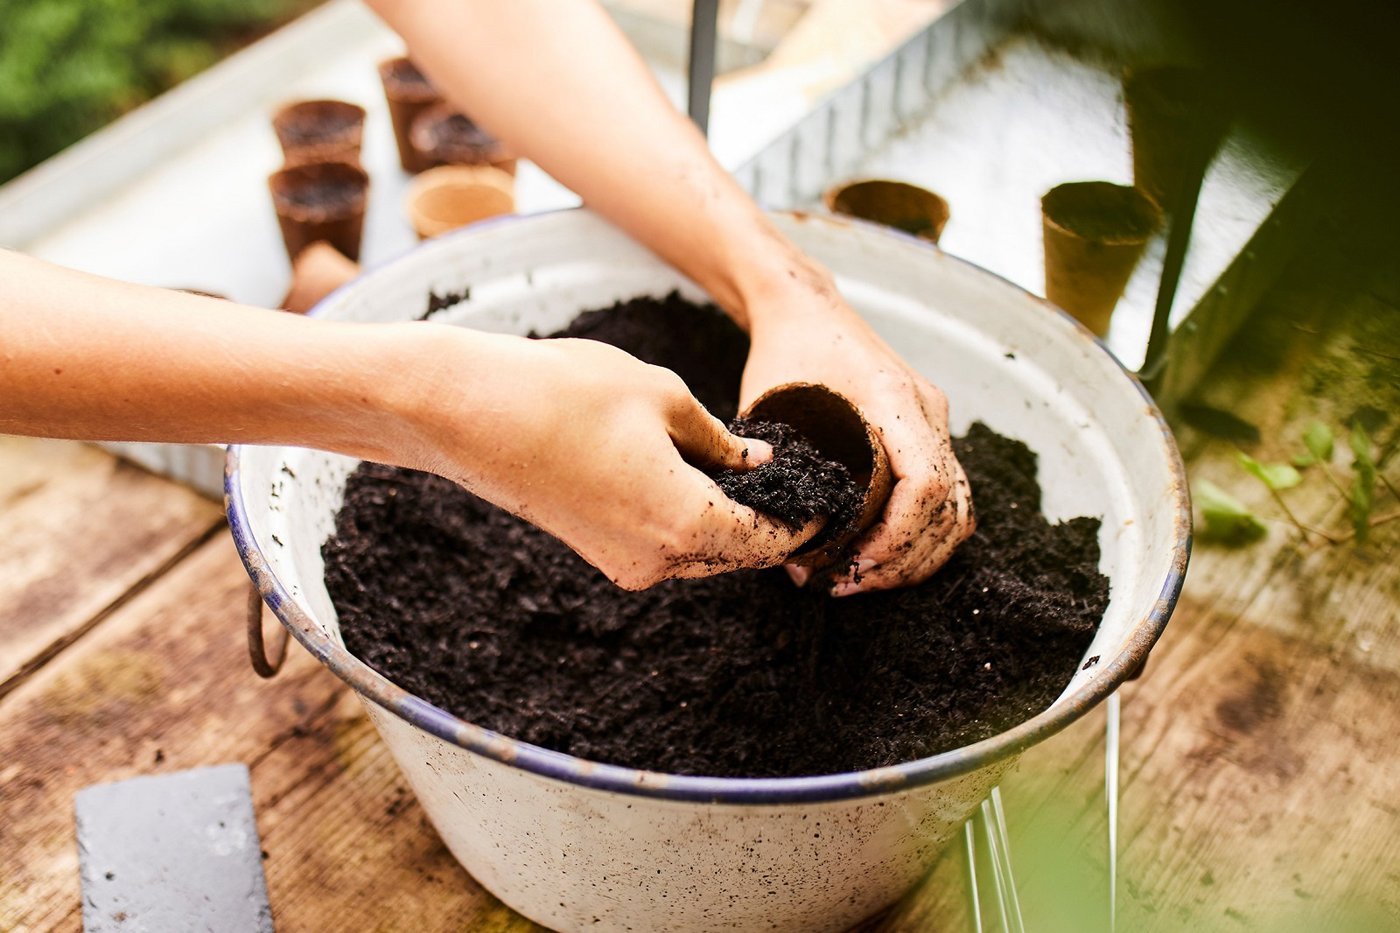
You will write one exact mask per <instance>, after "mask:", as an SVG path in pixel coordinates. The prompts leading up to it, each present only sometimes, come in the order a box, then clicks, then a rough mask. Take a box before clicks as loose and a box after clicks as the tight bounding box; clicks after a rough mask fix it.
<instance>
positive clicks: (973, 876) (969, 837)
mask: <svg viewBox="0 0 1400 933" xmlns="http://www.w3.org/2000/svg"><path fill="white" fill-rule="evenodd" d="M973 819H976V817H973ZM963 840H964V841H965V842H966V843H967V877H968V880H969V881H970V882H971V883H972V922H973V924H974V925H975V927H976V930H977V933H982V895H981V893H980V892H979V891H978V890H977V838H976V836H975V835H974V834H973V832H972V820H968V821H967V822H966V823H964V824H963Z"/></svg>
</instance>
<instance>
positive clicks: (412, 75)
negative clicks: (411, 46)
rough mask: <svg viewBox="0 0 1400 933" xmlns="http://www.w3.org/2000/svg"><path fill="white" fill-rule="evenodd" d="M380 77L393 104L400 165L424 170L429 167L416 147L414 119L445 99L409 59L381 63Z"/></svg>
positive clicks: (409, 170)
mask: <svg viewBox="0 0 1400 933" xmlns="http://www.w3.org/2000/svg"><path fill="white" fill-rule="evenodd" d="M379 80H380V81H381V82H383V84H384V99H385V100H386V101H387V102H388V104H389V119H390V121H392V122H393V124H394V142H395V143H397V144H398V147H399V164H400V165H402V166H403V170H404V171H405V172H421V171H423V169H425V168H428V167H429V166H428V165H427V164H425V163H424V161H423V159H422V156H420V155H419V154H418V152H416V151H415V150H414V148H413V143H412V142H411V141H410V140H409V133H410V132H411V130H412V129H413V121H414V119H415V118H416V117H417V116H418V115H419V114H420V113H422V112H423V111H424V110H426V109H427V108H428V107H431V106H432V105H433V104H436V103H438V102H440V101H441V100H442V96H441V95H440V94H438V92H437V89H436V88H434V87H433V85H432V83H431V82H429V81H428V78H427V76H426V75H424V74H423V72H421V71H419V70H418V67H417V66H416V65H414V64H413V62H412V61H410V60H409V59H407V58H404V57H399V58H391V59H388V60H387V61H382V62H380V63H379Z"/></svg>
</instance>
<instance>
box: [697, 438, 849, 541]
mask: <svg viewBox="0 0 1400 933" xmlns="http://www.w3.org/2000/svg"><path fill="white" fill-rule="evenodd" d="M729 430H730V432H731V433H733V434H737V435H739V436H740V437H750V438H754V439H755V440H760V441H767V442H768V443H769V444H771V445H772V446H773V459H772V460H770V461H768V462H767V463H764V464H760V465H759V466H756V467H754V468H753V469H751V470H721V471H719V472H718V473H715V474H714V481H715V485H717V486H719V488H720V489H721V490H722V491H723V492H724V494H725V495H726V496H728V497H729V498H731V499H733V500H734V501H735V502H738V503H739V504H740V505H747V506H749V507H750V508H752V509H754V510H756V511H759V512H762V513H764V514H765V515H771V516H773V517H774V518H776V519H778V520H779V521H780V522H782V523H783V524H785V525H787V526H788V527H789V528H794V529H796V528H801V527H802V526H803V525H806V524H807V523H808V522H809V521H811V520H812V519H814V518H825V519H826V524H825V526H823V528H822V531H821V536H822V537H823V538H829V537H832V536H834V535H837V534H840V533H841V532H843V531H845V530H846V529H847V528H849V527H850V525H851V523H852V522H854V521H855V520H856V515H857V513H858V512H859V510H860V506H861V495H862V494H861V489H860V486H858V485H857V484H856V482H855V480H853V479H851V473H850V471H849V470H847V469H846V467H845V466H844V465H843V464H840V463H837V462H836V461H835V460H830V459H827V458H826V457H824V456H822V454H821V453H820V452H819V451H818V450H817V449H816V448H815V447H813V446H812V445H811V444H810V443H809V442H808V441H807V439H806V438H804V437H803V436H802V435H801V434H799V433H798V432H797V429H796V428H793V427H792V426H791V425H786V424H781V423H778V422H773V421H748V420H746V419H744V418H735V419H734V420H733V421H731V422H730V423H729Z"/></svg>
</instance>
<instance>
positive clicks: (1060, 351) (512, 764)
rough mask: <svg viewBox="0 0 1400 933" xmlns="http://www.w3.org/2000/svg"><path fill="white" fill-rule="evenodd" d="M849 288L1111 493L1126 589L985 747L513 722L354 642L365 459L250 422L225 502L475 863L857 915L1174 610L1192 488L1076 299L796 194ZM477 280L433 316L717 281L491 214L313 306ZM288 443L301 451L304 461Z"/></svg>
mask: <svg viewBox="0 0 1400 933" xmlns="http://www.w3.org/2000/svg"><path fill="white" fill-rule="evenodd" d="M778 222H779V224H780V225H781V226H782V228H783V229H784V231H785V232H787V233H788V234H789V235H790V236H791V237H792V238H793V239H794V240H795V241H796V242H797V243H798V244H799V245H800V246H801V247H802V248H803V249H805V250H807V251H808V252H809V253H811V254H812V255H813V256H815V257H816V258H817V259H818V260H820V261H821V262H823V263H825V264H826V265H827V266H828V267H829V268H830V269H831V270H832V271H833V272H834V273H835V274H836V277H837V280H838V282H839V284H840V286H841V289H842V291H843V293H844V294H845V295H846V297H847V298H848V299H849V300H850V302H851V303H852V305H853V306H854V307H855V308H856V310H858V311H859V312H860V313H861V314H863V315H864V316H866V317H867V318H868V319H869V321H870V322H871V323H872V324H873V325H874V326H875V328H876V329H877V330H879V331H880V332H881V333H882V334H883V335H884V336H885V338H886V339H888V340H889V341H890V343H892V344H893V345H894V346H895V347H896V348H897V349H898V350H899V351H900V352H901V353H903V354H904V356H905V358H906V359H908V360H909V362H910V363H911V364H913V365H914V366H915V367H917V368H918V369H919V370H921V371H922V372H923V373H925V374H926V375H927V376H928V377H929V378H930V379H931V380H933V381H934V382H935V383H937V384H938V385H940V386H942V387H943V389H944V390H945V391H946V392H947V394H948V397H949V399H950V400H951V405H952V417H953V429H954V431H955V432H962V431H964V430H966V429H967V427H968V425H969V424H970V423H971V422H972V421H973V420H974V419H980V420H982V421H985V422H986V423H987V424H989V425H990V426H991V427H992V428H994V429H995V430H997V431H999V432H1000V433H1002V434H1005V435H1007V436H1009V437H1014V438H1019V439H1020V440H1023V441H1025V442H1026V443H1027V444H1029V445H1030V446H1031V448H1032V449H1033V450H1035V451H1037V452H1038V453H1039V455H1040V475H1041V480H1042V483H1043V485H1044V508H1045V511H1046V513H1047V515H1048V516H1049V517H1050V518H1051V519H1052V520H1059V519H1064V518H1069V517H1072V516H1076V515H1097V516H1100V517H1101V518H1102V519H1103V527H1102V531H1101V533H1100V545H1101V547H1102V552H1103V557H1102V562H1101V567H1102V570H1103V571H1104V573H1106V574H1107V575H1108V576H1109V577H1110V579H1111V580H1112V587H1113V589H1112V600H1111V603H1110V605H1109V608H1108V612H1107V614H1106V615H1105V617H1104V620H1103V624H1102V626H1101V628H1100V630H1099V632H1098V634H1097V636H1096V637H1095V639H1094V642H1093V644H1092V645H1091V647H1090V648H1089V650H1088V652H1087V655H1088V657H1089V658H1098V661H1097V662H1096V663H1088V662H1087V660H1086V663H1085V664H1083V665H1081V667H1082V669H1081V670H1079V671H1078V672H1077V673H1076V674H1075V675H1074V679H1073V680H1072V681H1071V682H1070V684H1069V686H1068V688H1067V689H1066V690H1065V692H1064V694H1063V695H1062V696H1061V697H1060V698H1059V699H1058V700H1057V701H1056V702H1055V703H1054V704H1053V705H1052V706H1051V707H1050V708H1049V709H1048V710H1046V711H1045V712H1043V713H1041V714H1040V715H1038V716H1035V717H1033V718H1032V719H1030V720H1028V721H1026V722H1024V723H1021V724H1020V725H1018V726H1016V727H1015V728H1012V729H1009V730H1007V731H1005V732H1003V733H1001V734H1000V735H997V736H995V737H993V738H990V739H987V740H986V741H983V742H979V743H977V744H975V745H970V746H967V747H965V748H960V749H956V750H954V751H949V752H945V753H943V754H939V755H935V756H933V757H931V758H926V759H923V760H921V761H912V762H909V763H907V764H902V765H898V766H896V767H889V768H881V769H878V770H874V771H866V772H860V773H851V774H828V775H821V776H814V777H801V778H790V779H763V780H757V779H755V780H743V779H717V778H706V777H680V776H675V775H666V774H658V773H651V772H646V771H636V770H631V769H628V768H619V767H613V766H607V765H600V764H596V763H593V762H589V761H583V760H580V759H578V758H573V757H571V756H569V755H563V754H558V753H555V752H551V751H546V750H545V749H542V748H538V747H536V746H532V745H528V744H525V743H523V742H517V741H515V740H513V739H511V738H510V737H508V736H502V735H497V734H494V733H492V732H489V731H487V730H485V729H481V728H478V727H477V726H474V725H472V724H471V723H467V722H463V721H462V720H460V719H457V718H456V717H454V716H452V715H451V714H449V713H447V712H445V711H443V710H441V709H438V708H436V707H434V706H432V705H431V704H429V703H427V702H425V701H423V700H421V699H419V698H417V697H415V696H412V695H410V694H408V693H406V692H404V691H403V690H401V689H399V688H398V687H395V686H394V685H393V684H391V683H390V682H388V681H387V680H385V679H384V678H383V677H381V676H380V675H379V674H377V673H376V672H375V671H373V670H371V669H370V668H369V667H367V666H365V665H364V664H362V663H361V662H360V661H359V660H357V659H356V658H354V657H352V656H351V655H350V654H349V653H347V652H346V651H345V648H344V646H343V644H342V642H341V638H340V633H339V630H338V628H337V623H336V614H335V610H334V608H333V607H332V606H331V602H330V599H329V598H328V597H327V595H326V589H325V586H324V582H323V566H322V562H321V553H320V548H321V543H322V542H323V541H324V540H325V539H326V537H327V536H328V535H329V534H330V533H331V529H332V525H333V520H334V516H335V512H336V509H337V508H338V506H339V503H340V499H341V495H342V491H343V488H344V483H345V478H346V476H347V475H348V474H349V472H350V471H351V470H352V469H353V468H354V467H355V461H354V460H351V459H348V458H345V457H341V456H335V455H331V454H326V453H321V452H318V451H312V450H303V449H295V448H257V447H241V448H240V447H235V448H233V449H232V450H231V451H230V453H229V459H228V467H227V475H226V487H227V495H228V513H229V520H230V523H231V525H232V529H233V534H234V537H235V539H236V541H237V544H238V549H239V553H240V554H241V555H242V557H243V560H244V562H245V563H246V564H247V566H248V571H249V573H250V574H251V575H252V577H253V579H254V581H255V582H256V583H257V585H258V587H259V589H260V590H261V592H262V594H263V596H264V597H265V599H266V600H267V602H268V603H269V604H270V605H271V606H272V608H273V609H274V611H275V612H276V613H277V615H278V616H279V617H280V618H281V620H282V622H283V624H285V625H286V626H287V627H288V628H289V629H290V630H291V632H292V634H293V635H294V636H295V637H296V638H297V639H298V640H299V641H300V642H301V643H302V645H304V646H305V647H306V648H307V649H308V650H309V651H311V653H312V654H314V655H315V656H316V657H318V658H320V659H321V661H322V662H323V663H325V664H326V666H327V667H329V668H330V669H331V670H332V671H334V672H335V673H336V674H337V675H338V676H339V677H341V678H342V679H343V680H345V681H346V683H348V684H350V686H351V687H353V688H354V689H355V690H356V692H358V693H359V694H360V697H361V699H362V700H363V701H364V704H365V708H366V710H368V713H369V717H370V719H371V720H373V722H374V724H375V726H376V727H378V729H379V732H380V734H381V735H382V736H383V739H384V741H385V743H386V744H387V745H388V746H389V749H390V750H391V751H392V753H393V755H394V757H395V759H396V760H397V761H398V763H399V767H400V768H402V769H403V772H404V775H405V776H406V777H407V779H408V781H409V783H410V784H411V785H412V786H413V789H414V791H415V792H416V793H417V795H418V799H419V801H420V802H421V803H422V805H423V808H424V810H425V811H426V812H427V814H428V816H429V818H430V819H431V820H432V822H433V825H434V826H436V827H437V830H438V832H439V833H440V834H441V835H442V838H443V840H444V841H445V842H446V843H447V845H448V847H449V848H450V849H451V850H452V852H453V854H454V855H455V856H456V857H457V858H458V859H459V860H460V861H461V863H462V864H463V865H464V866H465V867H466V868H467V870H468V871H470V872H471V873H472V875H473V876H475V877H476V879H477V880H478V881H479V882H480V883H481V884H482V885H484V886H485V887H486V888H488V889H489V890H490V891H491V892H492V893H493V894H495V895H496V896H497V897H499V898H500V899H501V900H502V901H504V902H505V903H507V904H509V905H510V906H511V907H513V908H515V909H516V910H518V911H520V912H521V913H523V914H525V915H526V916H527V917H530V918H531V919H533V920H536V921H538V922H539V923H542V924H544V925H546V926H549V927H553V928H555V929H558V930H582V929H588V930H661V929H665V930H695V931H702V930H703V931H711V930H759V929H762V930H791V931H808V933H810V931H823V930H842V929H845V928H847V927H849V926H851V925H852V924H854V923H856V922H858V921H860V920H861V919H862V918H864V917H867V916H869V915H870V914H872V913H874V912H876V911H878V910H880V909H881V908H883V907H885V906H886V905H888V904H890V903H892V902H893V901H895V900H896V899H898V898H899V897H900V896H901V895H902V894H904V893H905V892H906V891H907V890H908V889H909V888H910V887H911V886H912V885H913V884H915V883H916V882H917V881H918V880H919V879H920V878H921V877H923V875H924V874H925V873H926V872H927V870H928V868H929V867H930V865H931V863H932V862H933V860H934V858H935V857H936V856H937V854H938V852H939V850H940V849H941V848H942V847H943V845H944V843H945V842H947V841H948V840H949V839H950V838H951V836H952V835H953V834H954V833H955V832H957V831H958V829H959V828H960V827H961V825H962V823H963V821H964V820H966V819H967V818H968V816H969V815H970V814H971V813H972V811H973V809H974V808H975V807H976V806H977V804H978V803H979V801H981V800H982V799H983V798H984V797H985V796H986V794H987V793H988V792H989V791H990V789H991V788H992V787H993V786H994V785H995V784H996V783H997V782H998V780H999V779H1000V777H1001V775H1002V773H1003V772H1004V771H1005V770H1006V769H1007V768H1008V767H1009V766H1010V765H1011V763H1012V762H1013V760H1014V759H1015V757H1016V755H1017V754H1018V753H1019V752H1021V751H1022V750H1024V749H1025V748H1026V747H1028V746H1030V745H1032V744H1034V743H1036V742H1039V741H1041V740H1043V739H1045V738H1047V737H1049V736H1051V735H1053V734H1054V733H1056V732H1057V731H1059V730H1060V729H1063V728H1064V727H1065V726H1066V725H1068V724H1069V723H1070V722H1072V721H1074V720H1075V719H1076V718H1078V717H1079V716H1082V715H1083V714H1084V713H1085V712H1086V711H1088V710H1089V709H1090V708H1092V707H1093V706H1094V705H1095V704H1096V703H1098V702H1099V701H1100V700H1102V699H1103V698H1104V697H1106V696H1108V695H1109V694H1110V693H1111V692H1112V691H1113V689H1114V688H1115V687H1116V686H1117V685H1118V684H1119V683H1120V682H1122V681H1123V680H1124V679H1125V678H1127V677H1129V676H1130V675H1132V674H1133V673H1134V672H1136V671H1137V670H1138V669H1139V668H1140V666H1141V665H1142V664H1143V662H1144V661H1145V659H1146V657H1147V652H1148V650H1149V649H1150V648H1151V646H1152V644H1153V643H1154V642H1155V641H1156V640H1157V637H1158V635H1159V634H1160V633H1161V631H1162V627H1163V626H1164V625H1165V624H1166V621H1167V618H1168V616H1169V615H1170V614H1171V610H1172V606H1173V604H1174V603H1175V601H1176V597H1177V594H1178V592H1179V590H1180V588H1181V583H1182V578H1183V575H1184V573H1185V569H1186V560H1187V554H1188V551H1189V546H1190V524H1191V523H1190V512H1189V504H1188V500H1187V492H1186V483H1185V481H1184V478H1183V474H1182V467H1181V462H1180V459H1179V457H1178V455H1177V451H1176V447H1175V444H1174V443H1173V440H1172V437H1171V434H1170V432H1169V431H1168V429H1167V427H1166V425H1165V424H1164V423H1163V421H1162V419H1161V416H1160V414H1159V413H1158V411H1157V409H1156V408H1155V407H1154V406H1153V404H1152V402H1151V400H1150V399H1149V398H1148V396H1147V395H1146V394H1145V393H1144V392H1143V391H1142V389H1141V388H1140V387H1139V385H1138V383H1137V382H1136V381H1135V380H1134V379H1133V378H1132V377H1131V376H1129V375H1128V374H1127V373H1126V372H1124V371H1123V369H1122V368H1121V367H1120V366H1119V365H1118V364H1117V363H1116V362H1115V361H1114V359H1113V357H1112V356H1110V355H1109V353H1108V352H1107V351H1106V350H1104V348H1103V347H1102V346H1101V345H1100V344H1099V343H1098V342H1097V341H1095V340H1094V338H1093V337H1092V336H1091V335H1090V334H1089V332H1088V331H1086V330H1085V329H1083V328H1082V327H1080V326H1079V325H1078V324H1076V323H1075V322H1074V321H1073V320H1071V319H1070V318H1069V317H1068V316H1066V315H1064V314H1062V313H1060V312H1058V311H1056V310H1054V309H1053V308H1051V307H1050V306H1049V305H1047V304H1045V303H1044V302H1042V301H1040V300H1039V299H1036V298H1033V297H1032V296H1030V295H1028V294H1027V293H1025V292H1023V291H1021V290H1020V289H1018V288H1016V287H1014V286H1012V285H1010V284H1009V283H1007V282H1005V281H1003V280H1002V279H999V278H997V277H996V276H993V275H991V274H989V273H987V272H985V271H983V270H981V269H978V268H976V267H974V266H971V265H969V264H967V263H965V262H961V261H959V260H957V259H954V258H952V257H950V256H947V255H945V254H943V253H941V252H939V251H938V250H937V249H935V248H934V247H932V246H930V245H928V244H927V243H925V242H923V241H921V240H917V239H915V238H913V237H908V236H904V235H902V234H898V233H894V232H891V231H888V230H885V229H882V228H877V227H874V226H871V225H867V224H864V223H861V222H859V221H852V220H847V219H844V218H816V217H808V216H802V215H779V217H778ZM468 288H469V289H470V298H469V299H467V300H466V301H463V302H462V303H461V304H458V305H456V306H454V307H452V308H450V309H448V310H447V311H444V312H440V313H439V314H438V315H437V316H436V319H437V320H440V321H445V322H450V323H453V324H460V325H464V326H470V327H475V328H480V329H483V330H491V331H503V332H509V333H517V334H523V333H526V332H527V331H530V330H536V331H540V332H549V331H552V330H555V329H557V328H559V327H562V326H563V325H564V324H566V323H567V322H568V321H569V320H570V319H572V318H573V317H574V316H575V315H576V314H577V313H578V312H579V311H581V310H584V309H587V308H597V307H604V306H607V305H610V304H612V303H613V302H615V301H618V300H619V299H626V298H633V297H636V296H639V295H646V294H650V295H664V294H665V293H667V292H669V291H670V290H672V289H677V288H678V289H680V290H681V292H682V293H683V294H685V295H686V296H688V297H690V298H692V299H700V298H702V297H703V296H702V294H701V293H700V292H699V291H698V290H697V289H696V288H695V287H694V286H693V285H692V284H691V283H690V282H688V281H687V280H686V279H684V278H683V277H682V276H680V275H679V274H677V273H676V272H674V271H673V270H671V269H670V268H668V267H667V266H665V265H663V264H662V263H661V262H659V261H658V260H657V259H656V258H655V257H653V256H652V255H651V254H650V253H648V252H647V251H646V250H645V249H643V248H642V247H640V246H638V245H636V244H635V243H633V242H631V241H630V240H628V239H627V238H626V237H625V236H623V235H622V234H620V233H619V232H617V231H616V230H614V229H613V228H612V227H610V226H609V225H608V224H606V223H605V222H604V221H602V220H600V219H599V218H598V217H596V216H594V215H592V214H590V213H588V212H586V211H583V210H575V211H564V212H560V213H554V214H544V215H537V216H533V217H524V218H507V219H501V220H496V221H488V222H486V223H484V224H481V225H478V226H475V227H471V228H467V229H465V230H462V231H458V232H456V233H453V234H449V235H447V236H444V237H442V238H441V239H438V240H434V241H431V242H428V243H425V244H423V245H421V246H419V247H418V248H417V249H415V250H414V251H413V252H411V253H409V254H408V255H406V256H404V257H402V258H401V259H399V260H397V261H395V262H393V263H390V264H389V265H387V266H385V267H383V268H380V269H376V270H374V271H372V272H369V273H368V274H366V275H365V276H363V277H362V278H360V279H358V280H356V281H354V282H352V283H350V284H349V285H347V286H345V287H344V288H342V289H341V290H340V291H338V292H335V293H334V294H332V295H331V296H330V297H328V298H327V299H326V300H325V301H324V302H322V304H321V305H320V306H319V307H318V308H317V310H316V311H315V312H314V313H315V314H316V315H317V316H320V317H327V318H336V319H340V320H349V321H390V320H396V319H403V318H406V317H409V316H413V315H416V314H418V313H419V312H420V311H421V310H422V309H423V308H424V307H425V303H426V296H427V294H428V292H429V290H432V291H435V292H437V293H439V294H442V293H444V292H460V291H464V290H466V289H468ZM284 467H285V469H284Z"/></svg>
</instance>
